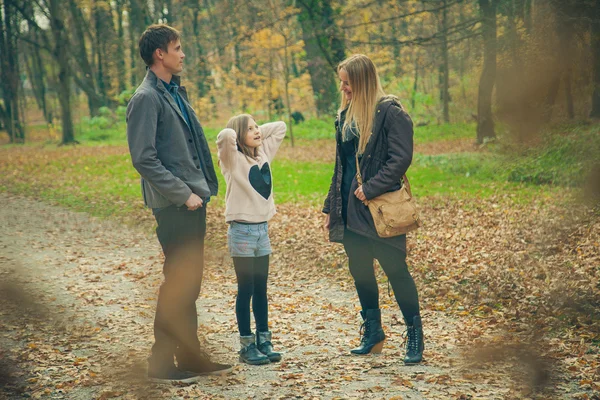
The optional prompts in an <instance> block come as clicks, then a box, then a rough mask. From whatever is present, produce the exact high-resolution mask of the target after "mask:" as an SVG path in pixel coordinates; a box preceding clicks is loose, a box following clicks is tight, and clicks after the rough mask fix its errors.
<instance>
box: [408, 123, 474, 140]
mask: <svg viewBox="0 0 600 400" xmlns="http://www.w3.org/2000/svg"><path fill="white" fill-rule="evenodd" d="M476 128H477V126H476V125H475V124H474V123H459V124H442V125H426V126H417V127H415V128H414V131H415V133H414V134H415V136H414V140H415V142H418V143H431V142H439V141H445V140H456V139H473V140H475V136H476Z"/></svg>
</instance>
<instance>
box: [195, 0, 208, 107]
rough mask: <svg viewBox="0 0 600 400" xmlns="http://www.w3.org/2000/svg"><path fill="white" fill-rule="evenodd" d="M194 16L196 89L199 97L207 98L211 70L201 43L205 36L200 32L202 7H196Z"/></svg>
mask: <svg viewBox="0 0 600 400" xmlns="http://www.w3.org/2000/svg"><path fill="white" fill-rule="evenodd" d="M192 15H193V21H192V27H193V30H194V40H195V42H196V60H195V63H194V65H195V69H196V72H197V81H196V82H197V83H196V87H197V88H198V96H199V97H205V96H206V95H207V94H208V92H209V91H210V70H209V69H208V65H207V64H206V56H205V52H204V46H202V42H201V41H200V38H201V37H202V36H203V35H202V32H201V30H200V6H198V7H196V9H195V10H194V11H193V12H192Z"/></svg>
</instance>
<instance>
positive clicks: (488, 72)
mask: <svg viewBox="0 0 600 400" xmlns="http://www.w3.org/2000/svg"><path fill="white" fill-rule="evenodd" d="M478 1H479V8H480V10H481V14H482V31H483V45H484V53H483V70H482V71H481V77H480V80H479V93H478V99H477V143H479V144H482V143H484V141H485V140H486V139H487V140H489V139H494V138H495V137H496V134H495V132H494V119H493V114H492V92H493V90H494V84H495V81H496V45H497V44H496V29H497V28H496V27H497V25H496V0H478Z"/></svg>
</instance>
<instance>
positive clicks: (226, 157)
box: [217, 128, 238, 169]
mask: <svg viewBox="0 0 600 400" xmlns="http://www.w3.org/2000/svg"><path fill="white" fill-rule="evenodd" d="M237 153H238V149H237V139H236V134H235V131H234V130H233V129H229V128H226V129H223V130H222V131H221V132H219V134H218V135H217V155H218V157H219V162H220V163H221V165H222V166H223V167H225V168H227V169H230V168H232V167H233V165H234V163H235V161H236V160H237Z"/></svg>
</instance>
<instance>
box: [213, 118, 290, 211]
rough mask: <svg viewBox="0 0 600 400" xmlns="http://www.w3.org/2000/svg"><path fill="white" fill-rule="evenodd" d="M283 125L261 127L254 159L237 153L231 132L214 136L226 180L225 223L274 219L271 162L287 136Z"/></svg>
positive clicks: (234, 137)
mask: <svg viewBox="0 0 600 400" xmlns="http://www.w3.org/2000/svg"><path fill="white" fill-rule="evenodd" d="M286 129H287V127H286V125H285V122H283V121H279V122H270V123H268V124H264V125H261V126H260V132H261V134H262V144H261V145H260V146H259V147H258V149H257V150H258V151H257V152H258V156H257V158H256V159H252V158H249V157H246V156H245V155H244V154H243V153H242V152H240V151H238V149H237V142H236V134H235V131H234V130H233V129H223V130H222V131H221V132H219V135H218V136H217V151H218V156H219V166H220V167H221V172H222V173H223V177H224V178H225V183H226V185H227V191H226V193H225V221H227V222H231V221H241V222H264V221H268V220H269V219H271V217H273V215H275V202H274V201H273V176H272V174H271V166H270V164H271V162H272V161H273V158H274V157H275V153H277V150H278V149H279V146H280V145H281V142H283V138H284V137H285V132H286Z"/></svg>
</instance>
